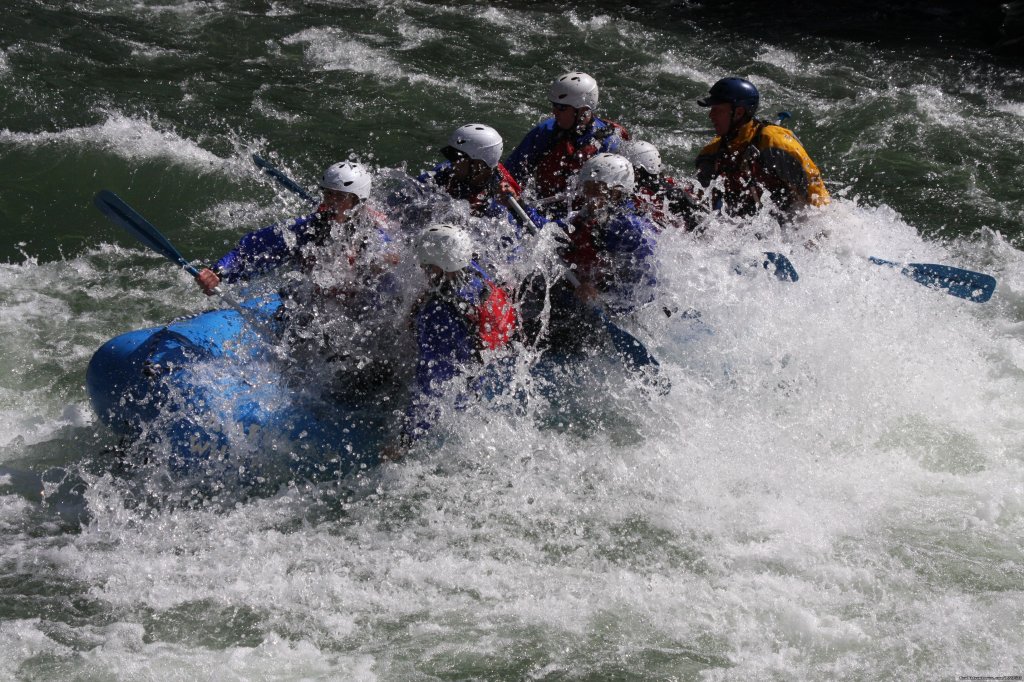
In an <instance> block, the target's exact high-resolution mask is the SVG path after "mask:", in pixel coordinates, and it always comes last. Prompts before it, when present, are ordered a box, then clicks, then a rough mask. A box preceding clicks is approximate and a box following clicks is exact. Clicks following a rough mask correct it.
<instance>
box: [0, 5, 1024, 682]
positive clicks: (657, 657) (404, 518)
mask: <svg viewBox="0 0 1024 682" xmlns="http://www.w3.org/2000/svg"><path fill="white" fill-rule="evenodd" d="M296 6H297V3H289V2H242V1H240V0H214V1H190V2H177V3H175V2H166V3H158V2H149V1H148V0H86V1H85V2H78V3H65V2H49V1H43V0H12V1H11V2H8V3H6V6H5V10H4V13H3V16H2V18H0V95H2V97H0V112H2V115H0V234H2V237H3V238H2V239H0V467H2V469H0V471H4V472H7V473H3V474H0V679H19V680H51V679H68V680H107V679H123V680H195V679H204V680H225V679H228V680H230V679H246V680H248V679H265V680H282V679H325V680H326V679H355V680H377V679H379V680H464V679H481V680H577V679H579V680H583V679H585V680H605V679H615V680H633V679H635V680H691V679H705V680H738V679H748V680H749V679H777V680H826V679H850V680H862V679H863V680H868V679H870V680H876V679H882V680H885V679H900V680H907V679H930V680H941V679H945V680H955V679H957V678H959V677H961V676H1013V675H1017V676H1019V675H1024V653H1022V652H1024V627H1022V623H1024V253H1022V250H1021V249H1022V248H1024V232H1022V229H1021V223H1022V221H1024V181H1022V174H1021V158H1022V157H1024V72H1022V71H1021V70H1020V69H1019V68H1013V67H1008V66H1005V65H1000V64H994V63H990V62H988V61H986V60H985V58H984V57H983V56H981V55H975V54H970V53H956V52H955V51H953V50H950V49H941V50H940V49H931V48H928V47H921V46H916V47H915V46H912V45H908V46H905V47H903V48H901V49H899V50H895V49H890V48H879V47H872V46H870V45H864V44H857V43H847V42H843V41H838V40H829V41H823V40H820V39H815V38H811V37H801V36H793V37H792V38H791V39H787V40H784V41H783V40H781V39H780V40H776V41H775V42H766V41H763V40H760V39H758V38H756V37H753V36H752V35H751V33H750V32H749V31H745V32H743V33H731V32H729V31H728V30H727V29H724V28H718V29H709V28H707V27H701V26H697V25H695V24H693V23H690V22H689V21H687V18H686V16H685V11H684V10H677V11H676V13H675V14H673V15H663V16H658V15H654V14H650V13H648V14H645V13H641V12H636V11H627V10H618V9H615V8H614V7H613V6H611V5H609V7H607V8H604V9H588V8H583V7H581V8H576V9H571V8H567V7H566V6H565V5H563V4H558V3H553V4H550V5H549V4H547V3H537V4H534V5H529V6H528V7H530V8H527V9H523V7H522V6H521V5H519V4H516V3H500V4H498V5H496V6H491V5H488V4H486V3H482V2H481V3H471V2H468V3H461V4H450V5H440V4H434V3H421V2H384V1H383V0H381V1H379V2H377V3H357V2H345V1H343V0H338V1H326V0H325V1H323V2H314V3H306V5H305V6H303V7H301V8H297V7H296ZM569 68H578V69H582V70H585V71H587V72H589V73H591V74H592V75H594V76H595V77H596V78H597V79H598V81H599V82H600V85H601V107H600V108H601V110H602V111H603V112H604V113H605V114H606V115H607V116H608V117H610V118H613V119H615V120H618V121H620V122H622V123H623V124H625V125H627V126H628V127H629V128H630V129H631V130H632V132H633V133H634V134H635V135H636V136H637V137H640V138H642V139H647V140H650V141H652V142H654V143H655V144H657V145H658V146H659V147H660V148H661V150H662V154H663V157H664V158H665V160H666V161H667V163H668V164H669V166H670V167H671V168H672V169H673V172H674V173H675V174H676V175H678V176H681V177H686V176H688V175H690V171H691V168H692V161H693V158H694V156H695V155H696V152H697V150H698V149H699V148H700V147H701V145H702V144H704V143H705V142H706V141H707V140H708V139H709V137H710V136H709V134H708V130H707V129H708V128H709V122H708V121H707V118H706V112H705V111H704V110H702V109H700V108H699V107H698V106H697V105H696V103H695V99H696V98H697V97H699V96H701V95H702V94H703V93H705V92H706V91H707V89H708V87H709V86H710V84H711V83H713V82H714V81H716V80H717V79H718V78H720V77H722V76H725V75H740V76H744V77H748V78H750V79H751V80H753V81H754V82H755V83H756V84H757V85H758V86H759V87H760V88H761V92H762V101H763V102H764V104H763V110H764V111H765V112H769V113H772V112H775V111H778V110H783V109H784V110H788V111H790V112H792V114H793V118H792V119H791V123H792V127H793V129H794V131H795V132H796V133H797V135H798V136H799V137H800V138H801V140H802V141H803V143H804V144H805V146H806V147H807V149H808V150H809V152H810V154H811V155H812V157H813V158H814V159H815V160H816V161H817V163H818V165H819V166H820V167H821V168H822V171H823V173H824V176H825V178H826V180H827V182H828V186H829V189H830V191H831V192H832V195H833V198H834V201H833V204H832V205H831V207H829V208H828V209H827V210H824V211H820V212H817V213H816V214H815V215H812V216H810V217H808V218H805V219H803V220H801V221H799V222H798V223H797V224H796V225H795V226H793V227H792V228H790V229H788V230H787V231H785V232H783V231H780V229H779V228H778V226H777V225H773V224H772V223H770V222H769V221H767V220H764V221H757V220H755V221H753V222H751V223H749V224H746V225H738V226H737V225H733V224H728V223H726V222H725V221H719V222H718V223H715V224H712V225H711V227H710V228H709V230H708V232H707V233H706V235H705V237H704V238H703V239H695V238H694V237H693V236H691V235H686V234H682V233H677V232H674V233H665V234H664V235H662V237H661V238H660V240H659V247H658V248H659V279H660V285H659V296H660V297H661V302H662V303H664V304H665V305H671V306H678V308H679V309H686V308H694V309H696V310H698V311H700V313H701V319H702V320H703V323H704V325H705V326H703V327H701V326H699V325H694V324H690V323H688V322H687V321H686V320H683V319H680V318H679V317H678V316H675V317H673V318H671V319H666V318H665V317H664V316H663V315H661V316H658V315H648V316H646V317H645V318H643V319H639V320H633V321H631V322H629V323H628V324H630V325H632V326H630V329H632V330H633V331H634V332H635V333H636V334H637V336H638V337H640V338H641V339H642V340H643V341H644V342H645V343H647V344H648V347H649V348H650V349H651V351H652V352H653V353H654V354H655V355H656V356H657V357H658V358H659V360H660V361H661V365H662V368H663V370H664V372H665V373H666V374H667V375H668V376H669V377H670V378H671V380H672V390H671V392H669V393H668V394H667V395H656V394H655V395H648V396H646V397H642V396H641V397H640V398H637V394H636V392H635V391H634V390H633V389H632V388H631V387H629V386H603V387H602V389H603V390H602V391H601V392H598V393H591V392H589V389H585V388H581V390H580V395H578V396H577V402H578V403H579V405H576V406H575V407H574V409H573V410H570V411H568V412H567V413H566V414H568V415H569V416H568V417H566V420H565V421H559V420H558V419H550V418H547V419H545V418H539V417H537V416H536V415H526V416H519V417H517V416H512V415H509V414H505V413H487V412H483V413H481V412H479V411H470V412H467V413H455V414H452V415H449V416H448V417H447V420H446V423H445V425H444V426H445V432H446V433H448V438H447V439H446V440H445V441H444V444H443V445H441V446H435V447H426V446H423V447H419V448H417V449H415V450H414V451H413V452H412V453H411V454H410V456H409V457H408V458H407V459H406V460H405V461H403V462H401V463H397V464H389V465H386V466H384V467H382V468H380V469H379V470H377V471H375V472H371V473H370V474H369V475H367V476H364V477H362V478H361V479H359V480H358V481H348V482H343V483H342V484H340V485H334V484H328V485H320V486H316V487H311V486H306V485H304V484H302V483H301V482H294V483H292V484H291V485H285V486H283V487H282V489H281V490H280V492H279V493H276V494H262V495H260V496H255V497H252V498H249V497H247V496H245V495H240V496H238V497H237V499H235V498H225V499H228V500H229V501H228V502H227V503H226V502H225V500H224V499H220V500H218V499H212V500H208V504H204V503H202V502H199V503H195V502H193V503H192V504H190V505H181V504H174V503H171V502H169V501H168V500H167V499H165V500H163V503H161V501H160V500H156V501H142V502H140V500H139V499H137V498H136V497H135V492H134V490H135V489H134V488H133V487H132V486H130V485H129V484H127V483H126V482H125V481H124V480H123V478H122V477H120V476H118V475H112V474H111V473H108V472H106V471H105V470H104V467H103V462H104V461H106V460H105V458H108V457H109V453H110V449H111V448H112V447H113V446H115V445H116V444H117V440H116V437H115V436H114V435H112V434H111V433H110V432H108V431H107V430H106V429H105V427H103V426H102V424H100V423H99V422H98V421H97V419H96V417H95V415H94V414H93V413H92V410H91V408H90V406H89V402H88V398H87V396H86V393H85V389H84V381H85V369H86V366H87V364H88V361H89V358H90V356H91V354H92V353H93V351H94V350H95V349H96V348H97V347H98V346H99V345H100V344H101V343H102V342H103V341H104V340H106V339H108V338H110V337H112V336H115V335H116V334H119V333H122V332H124V331H127V330H130V329H135V328H140V327H146V326H153V325H157V324H160V323H162V322H164V321H167V320H169V319H171V318H173V317H176V316H179V315H184V314H188V313H193V312H198V311H201V310H203V309H204V308H207V307H209V306H210V305H211V303H212V302H211V300H209V299H206V298H205V297H203V296H202V295H201V294H200V293H199V292H198V290H197V289H196V288H195V286H194V285H193V284H191V283H190V281H189V278H188V276H187V275H185V274H184V273H182V272H181V271H180V270H177V269H175V268H174V267H173V266H171V265H170V264H168V263H166V262H165V261H163V260H161V259H160V258H159V257H157V256H154V255H153V254H151V253H149V252H147V251H146V250H145V249H144V248H142V247H140V246H139V245H138V244H137V243H135V242H133V241H132V240H131V238H130V237H128V236H126V235H124V234H122V233H119V232H118V230H117V228H115V227H114V226H112V225H111V224H110V223H108V222H107V221H106V220H105V219H104V218H103V216H102V215H101V214H100V213H99V212H98V211H96V210H95V209H94V208H93V206H92V203H91V201H92V196H93V194H94V193H95V192H97V191H98V190H100V189H103V188H108V189H111V190H113V191H115V192H117V193H119V194H120V195H122V196H123V197H125V198H126V199H127V200H128V201H130V202H131V203H132V204H133V205H134V206H136V207H137V208H139V209H140V211H142V212H143V213H144V214H145V215H146V216H147V217H148V218H149V219H150V220H151V221H152V222H153V223H155V224H156V225H157V226H158V227H160V228H161V229H162V230H163V231H164V232H165V233H166V234H167V235H168V236H170V237H171V238H172V239H173V241H174V242H175V244H177V245H178V247H179V248H180V249H181V250H182V251H183V252H184V253H186V254H187V255H188V256H189V257H191V258H195V259H196V260H197V261H204V262H209V261H211V260H213V259H215V258H217V257H219V256H220V255H221V254H222V253H223V252H224V251H226V250H227V249H228V248H229V247H230V245H232V244H233V243H234V242H235V240H236V239H237V238H238V237H239V236H240V235H241V234H243V233H244V232H245V231H246V230H248V229H252V228H254V227H258V226H261V225H265V224H268V223H269V222H272V221H274V220H278V219H283V218H285V217H287V216H289V215H294V214H296V213H298V212H300V211H301V209H302V207H301V206H300V204H298V203H297V202H296V201H295V200H294V199H292V198H289V197H287V196H286V195H285V194H283V193H282V192H281V191H280V190H278V189H276V188H275V187H274V186H273V183H272V182H271V181H269V180H267V179H266V178H264V177H261V175H260V173H259V171H258V170H257V169H256V168H255V167H254V166H253V165H252V163H251V161H250V155H251V154H252V153H253V152H258V153H260V154H264V155H269V156H271V158H273V159H275V160H276V161H277V162H279V163H281V165H283V166H284V167H286V168H287V169H288V170H289V172H291V173H292V174H293V175H294V176H295V177H297V178H301V179H302V180H303V182H305V183H308V184H309V185H310V186H311V187H312V186H313V182H314V178H315V177H316V175H317V173H318V172H319V171H320V170H321V169H322V168H323V167H324V166H326V165H327V164H328V163H330V162H333V161H335V160H338V159H340V158H345V157H347V156H348V155H349V154H350V153H352V154H355V155H356V156H358V157H359V158H361V159H362V160H364V161H366V162H368V163H370V164H373V165H374V166H376V167H379V168H384V169H396V168H398V169H401V168H406V169H408V170H409V171H410V172H418V171H419V170H421V169H423V168H425V167H426V166H427V164H429V163H432V162H433V161H435V160H436V159H437V154H436V150H437V148H438V147H440V146H441V145H443V144H444V141H445V138H446V137H447V134H448V132H449V131H450V130H452V129H453V128H455V127H456V126H458V125H461V124H462V123H466V122H470V121H476V120H479V121H483V122H486V123H489V124H491V125H493V126H494V127H496V128H497V129H498V130H499V131H500V132H501V133H502V134H503V135H504V136H505V138H506V140H507V144H506V152H507V151H508V150H510V149H511V147H512V145H514V144H515V143H516V142H518V140H519V139H520V138H521V136H522V135H523V134H524V133H525V132H526V131H527V130H528V129H529V127H530V126H531V125H532V124H533V123H535V122H536V121H537V120H538V119H539V118H540V117H541V116H542V115H544V114H546V113H547V109H548V108H547V103H546V89H547V85H548V83H549V82H550V80H551V79H552V78H553V77H554V76H556V75H558V74H559V73H561V72H563V71H565V70H568V69H569ZM403 164H404V166H403ZM392 172H394V171H392ZM822 230H827V231H829V232H830V233H831V236H830V237H829V238H828V239H826V240H824V241H823V242H822V244H821V246H820V248H819V249H818V250H816V251H811V250H807V249H805V248H804V247H803V243H804V242H805V241H806V240H807V239H808V238H809V237H810V236H812V235H814V234H816V233H818V232H820V231H822ZM755 232H759V233H761V234H763V235H764V236H765V239H764V240H762V241H757V240H756V238H755V237H754V233H755ZM762 250H775V251H781V252H783V253H786V254H788V255H789V257H790V259H791V260H792V262H793V264H794V266H795V267H796V269H797V270H798V271H799V273H800V280H799V282H797V283H783V282H779V281H776V280H775V279H773V278H772V277H771V276H770V275H769V274H768V273H766V272H764V271H761V270H758V269H754V270H750V271H748V270H745V269H743V268H742V267H741V268H740V269H741V270H743V274H736V273H735V269H736V264H737V262H743V261H744V259H749V258H751V257H756V255H757V254H758V253H759V252H760V251H762ZM868 256H878V257H882V258H887V259H891V260H894V261H913V262H925V263H942V264H948V265H955V266H957V267H962V268H968V269H971V270H976V271H981V272H986V273H989V274H992V275H994V276H995V277H996V278H997V280H998V288H997V290H996V293H995V295H994V296H993V298H992V299H991V301H989V302H988V303H984V304H976V303H973V302H969V301H965V300H963V299H960V298H956V297H954V296H950V295H947V294H945V293H943V292H941V291H933V290H930V289H928V288H926V287H924V286H921V285H920V284H917V283H915V282H914V281H913V280H911V279H909V278H907V277H903V276H901V274H900V273H899V271H898V270H893V269H890V268H885V267H880V266H877V265H872V264H871V263H869V262H868V261H867V257H868ZM624 324H626V323H624ZM51 468H54V469H53V470H52V471H51V472H50V473H49V474H48V475H47V480H48V483H47V487H46V491H47V499H46V500H43V501H40V498H39V494H38V490H37V488H38V486H33V484H32V483H31V481H32V480H33V479H32V476H31V475H32V474H33V473H34V474H35V475H38V474H40V473H41V472H44V471H46V470H47V469H51ZM62 471H67V472H69V473H68V476H69V478H68V479H67V480H68V481H81V483H82V486H81V490H82V491H84V492H83V494H84V499H85V502H86V506H87V509H88V514H89V516H88V520H87V522H86V523H84V524H79V523H77V522H75V521H74V519H73V518H71V517H72V516H74V512H75V510H74V509H71V510H70V512H71V513H68V512H69V510H68V509H67V508H64V507H62V500H66V496H67V493H68V491H67V490H66V489H62V486H61V479H60V476H61V475H63V474H61V473H60V472H62ZM114 473H115V474H116V472H114ZM67 487H68V486H67V485H65V486H64V488H67ZM177 492H182V493H183V492H187V491H177ZM172 497H173V496H172ZM62 511H63V512H65V513H63V514H62V513H60V512H62ZM1017 679H1020V678H1017Z"/></svg>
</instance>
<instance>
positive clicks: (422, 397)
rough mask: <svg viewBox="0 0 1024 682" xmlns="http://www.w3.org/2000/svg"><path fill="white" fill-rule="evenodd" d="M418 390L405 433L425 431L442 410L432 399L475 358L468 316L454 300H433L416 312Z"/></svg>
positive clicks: (414, 434)
mask: <svg viewBox="0 0 1024 682" xmlns="http://www.w3.org/2000/svg"><path fill="white" fill-rule="evenodd" d="M415 323H416V345H417V349H418V358H417V364H416V388H417V393H416V395H415V396H414V397H413V400H412V403H411V404H410V406H409V410H408V412H407V414H406V426H405V428H404V429H403V437H404V438H406V439H409V440H415V438H417V437H419V436H422V435H423V434H425V433H426V432H427V431H428V430H429V429H430V426H431V422H433V421H434V420H435V419H436V416H437V412H438V410H437V409H436V405H433V404H432V401H431V399H432V398H436V397H438V396H439V395H441V394H442V393H443V391H444V388H445V384H447V383H448V382H449V381H451V380H452V379H454V378H456V377H457V376H458V375H459V374H460V372H461V369H462V367H464V366H466V365H467V364H468V363H470V362H472V361H473V359H474V355H475V351H476V343H475V339H474V338H473V337H472V335H471V332H470V329H469V325H468V324H467V322H466V318H465V316H464V315H463V314H462V313H461V312H460V311H459V310H458V309H457V308H456V307H455V306H454V305H453V304H451V303H447V302H439V301H429V302H428V303H426V304H425V305H423V306H422V307H421V308H420V310H419V311H418V312H417V314H416V320H415Z"/></svg>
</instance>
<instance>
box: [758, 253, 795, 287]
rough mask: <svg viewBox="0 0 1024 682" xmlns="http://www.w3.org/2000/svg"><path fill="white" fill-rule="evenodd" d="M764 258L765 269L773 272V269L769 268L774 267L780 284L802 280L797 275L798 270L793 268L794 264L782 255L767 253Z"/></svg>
mask: <svg viewBox="0 0 1024 682" xmlns="http://www.w3.org/2000/svg"><path fill="white" fill-rule="evenodd" d="M764 257H765V261H764V263H763V265H764V269H765V270H771V269H772V268H771V267H769V266H774V267H775V277H776V279H778V280H779V281H780V282H795V281H797V280H798V279H800V275H798V274H796V268H794V267H793V263H791V262H790V260H789V259H788V258H786V257H785V256H784V255H782V254H781V253H775V252H773V251H765V253H764Z"/></svg>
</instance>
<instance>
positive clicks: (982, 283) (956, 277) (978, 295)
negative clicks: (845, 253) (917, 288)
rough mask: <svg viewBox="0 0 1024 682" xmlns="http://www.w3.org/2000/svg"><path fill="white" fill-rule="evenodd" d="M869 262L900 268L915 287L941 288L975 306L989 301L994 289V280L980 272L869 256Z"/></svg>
mask: <svg viewBox="0 0 1024 682" xmlns="http://www.w3.org/2000/svg"><path fill="white" fill-rule="evenodd" d="M868 260H869V261H871V262H872V263H874V264H875V265H886V266H889V267H891V268H900V272H901V273H902V274H904V275H906V276H907V277H910V278H911V279H913V280H914V281H915V282H917V283H918V284H923V285H924V286H926V287H929V288H931V289H944V290H945V291H946V293H948V294H950V295H951V296H956V297H957V298H963V299H966V300H968V301H974V302H975V303H984V302H985V301H987V300H989V299H990V298H992V293H993V292H994V291H995V290H996V278H995V277H993V276H992V275H986V274H985V273H983V272H974V271H972V270H964V269H962V268H954V267H953V266H951V265H938V264H936V263H907V264H905V265H904V264H902V263H894V262H893V261H889V260H883V259H881V258H875V257H874V256H870V257H869V258H868Z"/></svg>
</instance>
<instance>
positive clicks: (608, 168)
mask: <svg viewBox="0 0 1024 682" xmlns="http://www.w3.org/2000/svg"><path fill="white" fill-rule="evenodd" d="M586 182H603V183H604V184H605V185H607V186H608V189H621V190H622V191H623V192H625V193H627V194H632V193H633V188H634V187H635V185H636V181H635V179H634V176H633V164H631V163H630V162H629V160H628V159H626V157H625V156H619V155H618V154H607V153H604V154H597V155H596V156H592V157H590V159H588V160H587V162H586V163H585V164H583V168H581V169H580V185H581V186H582V185H583V184H584V183H586Z"/></svg>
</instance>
